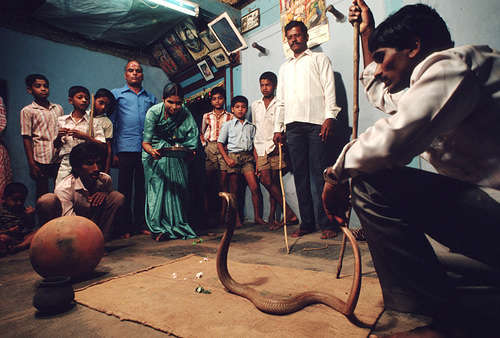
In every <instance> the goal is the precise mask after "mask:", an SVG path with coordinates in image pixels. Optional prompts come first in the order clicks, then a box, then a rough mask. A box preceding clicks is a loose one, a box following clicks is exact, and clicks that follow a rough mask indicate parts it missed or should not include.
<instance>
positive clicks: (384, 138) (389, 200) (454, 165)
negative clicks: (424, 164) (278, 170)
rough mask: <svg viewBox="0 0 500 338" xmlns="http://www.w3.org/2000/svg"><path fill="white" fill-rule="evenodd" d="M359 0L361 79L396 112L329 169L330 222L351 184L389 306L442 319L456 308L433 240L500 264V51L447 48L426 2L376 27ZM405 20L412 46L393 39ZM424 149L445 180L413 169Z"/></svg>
mask: <svg viewBox="0 0 500 338" xmlns="http://www.w3.org/2000/svg"><path fill="white" fill-rule="evenodd" d="M355 2H356V5H355V6H353V7H351V12H350V20H351V21H355V20H359V18H360V17H361V18H362V20H361V32H362V35H361V36H362V43H363V49H364V52H365V54H364V60H365V65H366V64H368V65H367V66H366V68H365V70H364V72H363V74H362V77H361V81H362V83H363V85H364V86H365V89H366V94H367V96H368V99H369V100H370V102H371V103H372V104H373V105H374V106H375V107H377V108H379V109H381V110H382V111H384V112H386V113H388V114H389V115H390V116H388V117H386V118H383V119H381V120H379V121H377V122H376V123H375V124H374V125H373V126H372V127H370V128H368V129H367V130H366V131H365V132H364V133H362V134H361V135H360V136H359V138H358V139H356V140H353V141H351V142H350V143H349V144H348V145H346V146H345V148H344V149H343V151H342V153H341V155H340V157H339V158H338V159H337V161H336V163H335V164H334V165H333V167H330V168H328V169H327V170H326V171H325V180H326V181H327V184H325V189H324V192H323V201H324V203H325V208H326V212H327V215H329V217H332V216H334V215H337V216H340V213H341V212H340V210H339V209H338V208H337V207H336V205H339V204H342V203H339V200H340V199H339V198H338V197H336V196H335V191H336V190H337V189H338V187H340V186H341V185H342V184H343V183H342V182H343V181H345V180H346V179H347V178H349V177H352V182H351V189H352V204H353V207H354V209H355V210H356V213H357V214H358V216H359V218H360V220H361V224H362V226H363V228H364V230H365V232H366V236H367V241H368V245H369V247H370V252H371V255H372V258H373V262H374V265H375V268H376V270H377V275H378V277H379V280H380V284H381V287H382V291H383V295H384V305H385V307H386V308H388V309H392V310H397V311H401V312H411V313H419V314H425V315H430V316H436V315H437V314H438V313H439V312H441V313H444V312H446V311H443V308H447V309H448V310H447V311H449V309H450V308H453V305H452V306H451V307H450V302H451V300H452V293H453V291H452V290H453V289H452V288H451V285H450V283H449V280H448V279H447V276H446V274H445V272H444V270H443V269H442V267H441V265H440V264H439V262H438V260H437V258H436V255H435V253H434V251H433V250H432V248H431V246H430V244H429V242H428V241H427V239H426V238H425V236H424V234H427V235H430V236H431V237H433V238H434V239H436V240H437V241H439V242H441V243H443V244H445V245H446V246H448V247H449V248H451V250H452V251H455V252H460V253H462V254H465V255H468V256H470V257H472V258H475V259H477V260H480V261H482V262H484V263H486V264H489V265H490V266H493V267H496V268H500V263H499V259H498V257H500V250H499V246H498V244H497V239H498V238H499V236H500V204H499V203H498V201H499V200H500V191H499V190H497V189H500V133H499V131H498V128H499V126H500V104H499V102H500V54H499V53H498V52H497V51H495V50H492V49H491V48H489V47H487V46H463V47H457V48H449V47H451V46H452V45H453V42H452V41H451V37H450V36H449V32H448V30H447V28H446V24H445V23H444V21H442V19H441V18H440V17H439V15H438V14H437V13H436V12H435V11H433V10H432V9H431V8H429V7H428V6H425V5H413V6H405V7H403V8H402V9H401V10H400V11H398V12H397V13H395V14H393V16H391V17H389V18H388V19H386V21H384V22H383V23H382V24H380V25H379V26H378V27H377V29H375V30H374V28H373V22H372V21H371V16H370V15H369V8H368V7H367V6H366V4H365V3H364V1H362V0H356V1H355ZM415 18H418V19H415ZM403 20H404V22H405V23H406V25H408V26H409V27H410V28H408V26H406V27H405V28H406V29H407V30H406V32H408V31H411V29H415V30H416V32H413V34H414V40H413V42H412V41H411V39H406V40H405V39H404V37H403V38H400V40H398V41H399V42H396V38H394V37H391V35H390V34H389V33H387V31H388V30H391V29H393V27H395V26H396V25H397V24H398V23H399V22H401V21H403ZM422 22H424V23H425V24H423V25H426V26H427V27H422V25H421V24H420V23H422ZM433 24H435V26H433ZM400 27H401V26H400ZM414 27H417V28H414ZM427 32H428V35H426V33H427ZM440 32H441V33H442V35H443V36H444V35H446V34H447V39H446V38H443V39H442V40H440V39H441V38H440V37H438V36H440V34H441V33H440ZM396 34H399V37H400V35H401V34H404V33H401V32H396ZM370 35H372V36H371V37H370ZM381 36H383V37H384V38H385V40H384V41H385V43H384V42H380V41H381ZM415 36H416V38H415ZM401 41H410V42H409V43H408V45H403V46H401V45H399V44H398V43H401ZM441 41H442V42H441ZM425 46H427V48H430V47H429V46H434V47H432V48H430V50H429V49H426V47H425ZM440 46H441V48H440ZM368 48H369V53H366V52H367V50H368ZM372 61H374V62H372ZM403 87H406V88H403ZM419 154H421V156H422V157H423V158H424V159H426V160H428V161H429V162H430V163H431V164H432V165H433V166H434V167H435V169H436V170H437V172H438V174H434V173H430V172H426V171H422V170H417V169H412V168H408V167H405V165H406V164H408V163H409V162H410V161H411V159H412V158H413V157H414V156H417V155H419ZM340 190H341V189H340ZM476 226H480V227H481V231H480V232H479V231H477V230H474V227H476ZM482 234H488V235H487V236H483V235H482Z"/></svg>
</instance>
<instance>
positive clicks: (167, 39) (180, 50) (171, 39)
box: [161, 31, 193, 69]
mask: <svg viewBox="0 0 500 338" xmlns="http://www.w3.org/2000/svg"><path fill="white" fill-rule="evenodd" d="M161 42H162V44H163V46H164V47H165V49H166V50H167V51H168V54H169V55H170V56H171V57H172V58H173V59H174V62H175V64H176V65H177V66H178V67H179V69H183V68H186V67H187V66H189V65H191V64H192V63H193V61H192V58H191V55H190V54H189V53H188V51H187V50H186V49H185V48H184V45H183V44H182V42H181V41H180V40H179V38H178V37H177V35H175V32H174V31H169V32H167V33H166V34H165V36H164V37H163V39H162V41H161Z"/></svg>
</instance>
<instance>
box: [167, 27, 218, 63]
mask: <svg viewBox="0 0 500 338" xmlns="http://www.w3.org/2000/svg"><path fill="white" fill-rule="evenodd" d="M174 30H175V33H176V34H177V37H178V38H179V39H180V40H181V41H182V43H183V44H184V47H185V48H186V50H187V51H188V52H189V54H191V57H192V58H193V59H195V60H200V59H202V58H203V57H205V56H206V55H207V54H208V52H209V51H210V50H209V49H208V48H207V46H205V44H204V43H203V41H202V40H201V39H200V37H199V34H198V30H197V29H196V26H195V24H194V22H193V20H191V19H186V20H183V21H182V22H180V23H178V24H177V25H176V26H175V27H174Z"/></svg>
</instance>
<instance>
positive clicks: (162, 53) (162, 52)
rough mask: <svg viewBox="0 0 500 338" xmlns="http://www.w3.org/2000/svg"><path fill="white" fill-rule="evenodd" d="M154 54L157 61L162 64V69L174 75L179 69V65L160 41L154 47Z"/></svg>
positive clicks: (159, 64)
mask: <svg viewBox="0 0 500 338" xmlns="http://www.w3.org/2000/svg"><path fill="white" fill-rule="evenodd" d="M151 53H152V55H153V58H154V60H155V63H156V64H157V65H158V66H160V68H161V69H163V71H164V72H165V73H166V74H167V75H168V76H171V75H174V74H175V73H177V71H178V70H179V67H177V65H176V64H175V61H174V60H173V59H172V57H171V56H170V55H169V54H168V52H167V50H166V49H165V48H164V47H163V45H162V44H161V43H160V42H158V43H155V44H154V45H153V47H152V52H151Z"/></svg>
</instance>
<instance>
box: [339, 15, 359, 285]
mask: <svg viewBox="0 0 500 338" xmlns="http://www.w3.org/2000/svg"><path fill="white" fill-rule="evenodd" d="M353 64H354V69H353V74H354V76H353V103H352V139H353V140H354V139H356V138H358V118H359V82H358V81H359V79H358V78H359V22H355V23H354V50H353ZM346 216H347V217H346V218H347V223H346V224H347V226H349V221H350V219H351V208H349V210H348V211H347V215H346ZM346 240H347V236H346V233H345V232H344V236H343V237H342V246H341V247H340V253H339V260H338V262H337V279H338V278H340V272H341V271H342V262H343V260H344V252H345V245H346Z"/></svg>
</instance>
